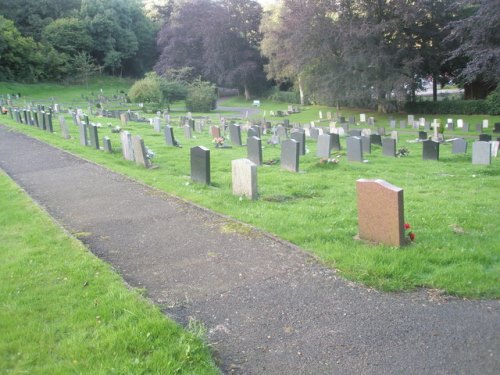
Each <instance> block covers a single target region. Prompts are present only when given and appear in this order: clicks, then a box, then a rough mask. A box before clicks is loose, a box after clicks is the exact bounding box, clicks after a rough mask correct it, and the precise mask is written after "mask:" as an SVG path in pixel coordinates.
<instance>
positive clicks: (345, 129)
mask: <svg viewBox="0 0 500 375" xmlns="http://www.w3.org/2000/svg"><path fill="white" fill-rule="evenodd" d="M341 126H342V129H344V134H348V133H349V124H341ZM360 131H361V130H360ZM339 134H340V133H339Z"/></svg>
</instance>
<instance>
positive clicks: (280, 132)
mask: <svg viewBox="0 0 500 375" xmlns="http://www.w3.org/2000/svg"><path fill="white" fill-rule="evenodd" d="M276 135H277V136H278V137H280V138H282V139H283V138H288V133H287V129H286V128H285V127H284V126H283V125H278V126H277V127H276Z"/></svg>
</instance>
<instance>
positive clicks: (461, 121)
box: [457, 118, 464, 129]
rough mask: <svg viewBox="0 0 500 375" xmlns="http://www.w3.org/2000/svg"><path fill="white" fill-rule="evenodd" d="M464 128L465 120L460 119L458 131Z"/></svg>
mask: <svg viewBox="0 0 500 375" xmlns="http://www.w3.org/2000/svg"><path fill="white" fill-rule="evenodd" d="M463 127H464V120H463V119H461V118H459V119H458V120H457V129H462V128H463Z"/></svg>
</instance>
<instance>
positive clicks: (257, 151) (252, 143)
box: [247, 137, 262, 165]
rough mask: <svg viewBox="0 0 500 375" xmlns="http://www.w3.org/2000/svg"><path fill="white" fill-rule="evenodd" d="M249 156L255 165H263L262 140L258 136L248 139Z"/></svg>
mask: <svg viewBox="0 0 500 375" xmlns="http://www.w3.org/2000/svg"><path fill="white" fill-rule="evenodd" d="M247 157H248V160H250V161H251V162H252V163H254V164H255V165H262V141H261V139H260V138H258V137H250V138H248V139H247Z"/></svg>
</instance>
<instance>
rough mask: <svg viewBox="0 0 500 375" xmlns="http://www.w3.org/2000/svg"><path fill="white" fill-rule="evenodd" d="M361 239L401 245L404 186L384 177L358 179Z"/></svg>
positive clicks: (402, 239)
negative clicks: (400, 186) (394, 183)
mask: <svg viewBox="0 0 500 375" xmlns="http://www.w3.org/2000/svg"><path fill="white" fill-rule="evenodd" d="M356 190H357V198H358V224H359V238H360V239H362V240H366V241H370V242H375V243H381V244H384V245H386V246H396V247H401V246H403V245H404V244H405V236H404V232H405V229H404V200H403V189H401V188H398V187H396V186H394V185H392V184H390V183H388V182H386V181H384V180H364V179H361V180H357V181H356Z"/></svg>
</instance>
